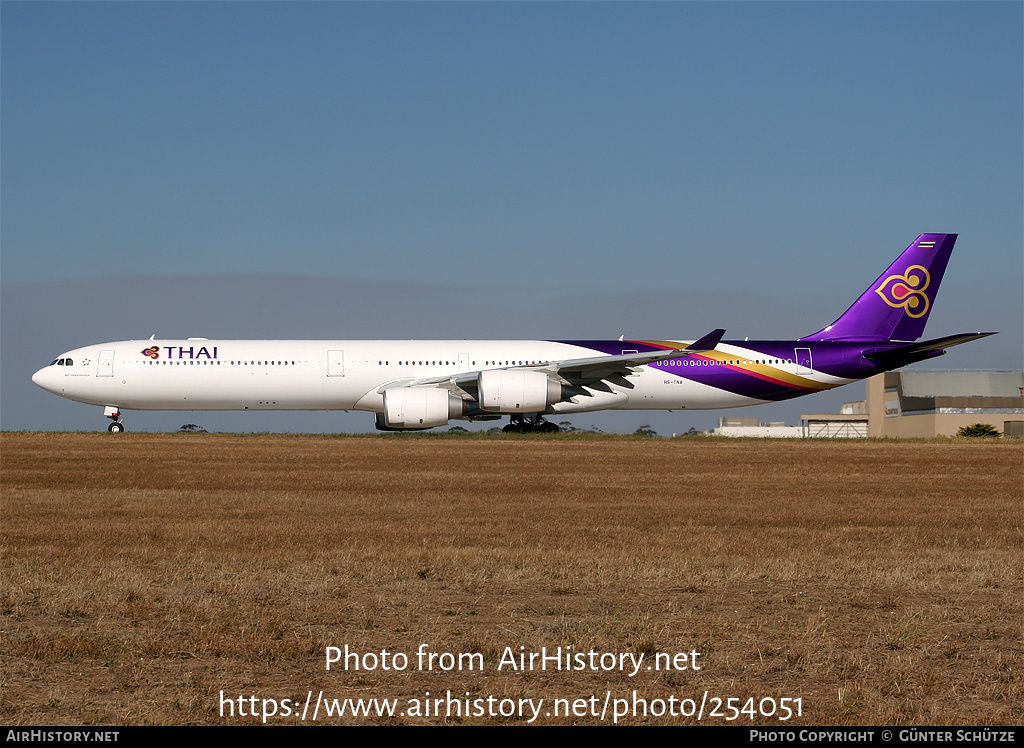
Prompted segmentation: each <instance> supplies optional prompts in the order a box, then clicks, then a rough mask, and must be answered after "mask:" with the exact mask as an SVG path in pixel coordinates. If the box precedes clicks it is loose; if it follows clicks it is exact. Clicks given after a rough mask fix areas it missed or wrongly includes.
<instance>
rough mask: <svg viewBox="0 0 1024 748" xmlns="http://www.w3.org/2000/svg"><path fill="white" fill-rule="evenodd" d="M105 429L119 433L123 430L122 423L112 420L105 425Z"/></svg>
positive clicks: (112, 432)
mask: <svg viewBox="0 0 1024 748" xmlns="http://www.w3.org/2000/svg"><path fill="white" fill-rule="evenodd" d="M107 431H109V432H110V433H111V434H120V433H121V432H122V431H124V424H123V423H121V422H120V421H114V422H113V423H112V424H110V425H109V426H107Z"/></svg>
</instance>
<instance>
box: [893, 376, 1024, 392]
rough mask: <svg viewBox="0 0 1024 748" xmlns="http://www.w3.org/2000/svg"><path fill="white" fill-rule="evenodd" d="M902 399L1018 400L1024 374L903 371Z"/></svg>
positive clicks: (1023, 385)
mask: <svg viewBox="0 0 1024 748" xmlns="http://www.w3.org/2000/svg"><path fill="white" fill-rule="evenodd" d="M900 379H901V382H902V385H903V395H904V396H905V397H1020V396H1021V388H1022V387H1024V371H903V372H900Z"/></svg>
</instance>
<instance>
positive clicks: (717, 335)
mask: <svg viewBox="0 0 1024 748" xmlns="http://www.w3.org/2000/svg"><path fill="white" fill-rule="evenodd" d="M724 334H725V330H720V329H719V330H713V331H712V332H710V333H708V334H707V335H705V336H704V337H703V338H701V339H700V340H697V341H694V342H693V343H690V344H689V345H688V346H684V347H682V348H670V349H668V350H662V351H647V352H645V353H623V354H620V355H618V356H592V357H589V358H573V359H566V360H563V361H546V362H544V363H540V364H531V365H524V366H508V367H502V368H507V369H518V370H523V371H539V372H543V373H545V374H547V375H548V377H549V378H550V379H551V380H553V381H555V382H558V383H560V384H563V385H565V399H566V400H568V399H570V398H572V397H575V396H577V395H582V396H584V397H592V396H593V395H592V393H590V392H588V391H587V390H586V389H584V388H589V389H592V390H600V391H602V392H611V391H612V389H611V387H609V385H611V384H615V385H619V386H620V387H626V388H628V389H633V383H632V382H630V381H629V380H628V379H626V377H628V376H629V375H630V374H634V373H636V372H637V371H639V370H640V369H641V368H642V367H644V366H646V365H647V364H652V363H654V362H656V361H665V360H667V359H672V358H686V357H687V356H693V355H695V354H698V353H706V352H707V351H710V350H714V348H715V346H717V345H718V344H719V342H720V341H721V340H722V336H723V335H724ZM479 376H480V372H479V371H471V372H465V373H463V374H453V375H451V376H447V377H428V378H421V379H396V380H394V381H392V382H388V383H387V384H385V385H383V386H382V387H381V388H380V389H379V390H378V392H383V391H384V390H387V389H391V388H393V387H429V386H437V387H443V388H445V389H447V390H449V391H450V392H451V393H452V394H453V395H457V396H459V397H462V398H463V399H466V400H474V401H475V400H478V399H479V393H478V392H477V382H478V381H479Z"/></svg>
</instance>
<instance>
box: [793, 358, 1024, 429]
mask: <svg viewBox="0 0 1024 748" xmlns="http://www.w3.org/2000/svg"><path fill="white" fill-rule="evenodd" d="M842 411H843V412H842V413H838V414H804V415H802V416H800V419H801V422H802V426H803V435H804V436H810V437H865V436H873V437H929V436H955V435H956V433H957V431H958V430H959V429H960V428H962V427H963V426H970V425H972V424H975V423H987V424H989V425H991V426H993V427H994V428H995V429H996V430H997V431H999V432H1000V433H1002V434H1003V435H1004V436H1016V437H1021V436H1024V371H912V370H910V371H890V372H886V373H884V374H878V375H876V376H873V377H871V378H870V379H868V380H867V399H866V400H864V401H861V402H855V403H845V404H844V405H843V409H842Z"/></svg>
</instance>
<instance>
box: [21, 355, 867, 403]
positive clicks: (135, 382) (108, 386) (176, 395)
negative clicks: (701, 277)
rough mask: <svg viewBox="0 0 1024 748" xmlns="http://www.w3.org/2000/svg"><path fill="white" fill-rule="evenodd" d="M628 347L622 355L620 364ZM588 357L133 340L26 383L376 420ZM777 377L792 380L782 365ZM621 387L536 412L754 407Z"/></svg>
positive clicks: (657, 377) (649, 384)
mask: <svg viewBox="0 0 1024 748" xmlns="http://www.w3.org/2000/svg"><path fill="white" fill-rule="evenodd" d="M629 345H630V344H629V342H628V341H626V342H624V343H623V344H622V348H623V352H627V351H628V350H629ZM724 348H735V346H724ZM720 350H722V348H720ZM735 351H736V353H735V355H737V356H743V355H746V354H745V353H744V352H743V351H742V350H740V349H739V348H735ZM594 355H595V353H594V351H593V350H592V349H588V348H584V347H581V346H576V345H572V344H568V343H560V342H553V341H539V340H521V341H508V340H496V341H486V340H475V341H468V340H415V341H414V340H409V341H402V340H397V341H396V340H205V339H189V340H133V341H121V342H114V343H104V344H101V345H93V346H87V347H84V348H78V349H75V350H73V351H69V352H67V353H65V354H62V355H61V357H60V358H59V359H57V361H56V363H55V364H54V365H50V366H47V367H44V368H43V369H40V370H39V371H38V372H36V374H35V375H34V376H33V378H32V379H33V381H34V382H35V383H36V384H38V385H39V386H41V387H43V388H44V389H46V390H48V391H50V392H53V393H55V394H58V395H60V396H62V397H66V398H68V399H70V400H76V401H78V402H83V403H89V404H92V405H100V406H105V407H113V408H117V409H127V410H363V411H369V412H377V413H380V412H382V411H383V408H384V403H383V391H384V389H385V388H386V387H387V386H389V385H391V384H392V383H396V382H408V381H411V380H421V379H427V378H433V377H445V376H452V375H457V374H466V373H470V372H480V371H486V370H488V369H509V368H512V367H527V366H531V365H538V364H543V363H545V362H549V361H561V360H567V359H579V358H583V357H587V356H594ZM598 355H599V354H598ZM61 362H64V363H61ZM785 366H786V367H787V368H794V370H795V365H793V364H789V365H785ZM805 376H811V377H814V378H815V379H818V381H819V382H820V383H821V384H825V380H828V384H827V385H826V386H837V385H839V384H844V383H845V382H847V381H849V380H843V379H838V378H835V377H829V376H827V375H824V374H820V373H818V372H813V373H812V372H806V374H805ZM628 383H629V384H631V385H633V386H632V387H628V386H620V385H615V384H611V385H609V386H608V387H607V389H608V390H609V391H607V392H604V391H594V392H592V393H591V396H587V397H580V398H576V400H577V401H576V402H571V401H568V400H567V401H565V402H556V403H553V404H551V405H550V406H549V408H548V412H551V413H576V412H586V411H594V410H607V409H629V410H636V409H644V410H653V409H658V410H677V409H683V408H687V409H704V408H728V407H736V406H741V405H754V404H758V403H761V402H765V401H763V400H758V399H754V398H750V397H744V396H742V395H737V394H734V393H730V392H727V391H724V390H721V389H718V388H716V387H713V386H709V385H708V384H702V383H699V382H694V381H691V380H690V379H687V378H681V377H675V376H669V375H667V374H666V373H665V372H664V371H658V370H657V369H655V368H651V367H641V368H639V370H638V371H636V372H635V373H633V374H631V375H630V376H629V377H628Z"/></svg>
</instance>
